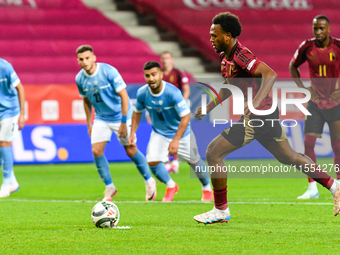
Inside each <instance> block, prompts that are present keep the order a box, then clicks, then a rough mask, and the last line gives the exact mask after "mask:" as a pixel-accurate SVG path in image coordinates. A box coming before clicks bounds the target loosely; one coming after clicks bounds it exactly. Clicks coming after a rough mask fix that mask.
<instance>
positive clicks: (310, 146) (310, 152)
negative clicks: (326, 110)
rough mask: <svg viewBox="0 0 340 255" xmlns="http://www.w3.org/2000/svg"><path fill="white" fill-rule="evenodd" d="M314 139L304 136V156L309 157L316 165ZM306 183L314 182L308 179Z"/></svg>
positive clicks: (313, 137)
mask: <svg viewBox="0 0 340 255" xmlns="http://www.w3.org/2000/svg"><path fill="white" fill-rule="evenodd" d="M315 142H316V137H315V136H312V135H305V142H304V143H305V155H306V156H308V157H310V159H311V160H313V161H314V162H315V163H316V156H315V152H314V147H315ZM308 182H314V180H313V179H312V178H310V177H308Z"/></svg>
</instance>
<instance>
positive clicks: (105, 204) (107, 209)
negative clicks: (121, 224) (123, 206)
mask: <svg viewBox="0 0 340 255" xmlns="http://www.w3.org/2000/svg"><path fill="white" fill-rule="evenodd" d="M91 219H92V222H93V223H94V225H96V227H97V228H113V227H115V226H117V224H118V221H119V210H118V207H117V206H116V205H115V204H114V203H112V202H109V201H101V202H99V203H97V204H96V205H95V206H94V207H93V208H92V212H91Z"/></svg>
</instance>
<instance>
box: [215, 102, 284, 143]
mask: <svg viewBox="0 0 340 255" xmlns="http://www.w3.org/2000/svg"><path fill="white" fill-rule="evenodd" d="M272 120H275V121H272ZM221 135H222V136H223V137H224V138H225V139H226V140H228V141H229V142H230V143H231V144H233V145H235V146H237V147H242V146H244V145H246V144H248V143H250V142H251V141H253V140H254V139H256V140H257V141H259V142H260V143H261V144H262V145H263V146H264V147H265V148H267V146H268V145H269V144H270V143H271V142H272V141H273V140H275V141H277V142H280V141H285V140H287V136H286V134H285V132H284V131H283V130H282V127H281V125H280V122H279V109H278V108H276V110H275V112H273V113H272V114H269V115H264V116H256V115H250V116H249V115H243V116H242V117H241V119H240V120H239V121H238V122H237V123H233V125H232V126H230V127H229V128H227V129H225V130H224V131H223V132H222V133H221Z"/></svg>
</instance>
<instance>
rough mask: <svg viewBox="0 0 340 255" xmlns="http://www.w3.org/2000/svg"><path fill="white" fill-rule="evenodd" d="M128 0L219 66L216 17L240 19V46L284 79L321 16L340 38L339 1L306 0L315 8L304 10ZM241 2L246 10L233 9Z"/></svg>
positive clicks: (298, 4) (247, 4)
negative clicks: (225, 14) (214, 45)
mask: <svg viewBox="0 0 340 255" xmlns="http://www.w3.org/2000/svg"><path fill="white" fill-rule="evenodd" d="M128 1H130V2H131V3H132V4H134V5H135V6H136V7H137V9H139V10H140V11H142V12H144V13H149V14H151V15H153V16H155V18H156V19H157V21H158V23H159V24H160V25H162V26H164V27H165V28H167V29H169V30H172V31H173V32H175V33H176V34H177V35H179V36H180V37H181V39H182V40H184V41H186V42H187V43H188V44H189V45H192V46H194V47H195V48H197V49H198V50H199V51H200V52H201V53H202V54H203V55H205V56H206V57H207V58H209V59H211V60H214V61H216V62H219V57H218V54H216V53H215V51H214V49H213V48H212V46H211V43H210V42H209V38H210V35H209V29H210V26H211V23H212V18H213V17H214V16H215V15H216V14H218V13H220V12H226V11H229V12H232V13H233V14H236V15H238V16H239V18H240V21H241V24H242V34H241V36H240V37H239V40H240V42H241V43H242V44H244V45H245V46H246V47H248V48H249V49H250V50H251V51H252V52H254V54H255V55H256V56H257V57H258V58H259V59H261V60H262V61H264V62H266V63H267V64H268V65H269V66H271V67H272V68H273V69H274V70H275V71H276V72H277V74H278V75H279V78H289V77H290V74H289V70H288V65H289V62H290V60H291V58H292V56H293V54H294V52H295V50H296V49H297V48H298V46H299V45H300V43H301V42H302V41H303V40H306V39H308V38H312V37H313V34H312V19H313V18H314V17H315V16H316V15H319V14H324V15H326V16H328V18H329V19H330V22H331V29H332V31H331V36H332V35H333V36H335V37H337V36H339V34H340V24H339V23H337V22H336V21H337V20H338V15H339V14H338V13H339V2H338V0H329V1H313V2H312V1H305V2H306V3H309V5H308V6H305V7H306V9H303V7H301V2H303V1H298V0H296V1H294V0H292V1H276V0H275V1H271V0H268V1H198V0H172V1H154V0H143V1H139V0H128ZM237 3H239V4H240V5H239V6H237V7H236V6H232V4H237ZM279 3H281V4H282V3H286V4H287V3H289V4H290V6H286V7H284V6H283V7H282V6H281V7H277V5H278V4H279ZM252 4H253V5H254V6H252ZM261 4H262V5H261ZM269 4H272V6H270V5H269ZM228 5H229V6H228ZM263 5H266V7H264V6H263ZM273 6H274V7H273ZM275 6H276V7H275ZM300 7H301V8H302V9H301V8H300ZM299 8H300V10H299ZM302 74H303V75H306V74H307V72H305V71H303V72H302ZM307 76H308V75H307Z"/></svg>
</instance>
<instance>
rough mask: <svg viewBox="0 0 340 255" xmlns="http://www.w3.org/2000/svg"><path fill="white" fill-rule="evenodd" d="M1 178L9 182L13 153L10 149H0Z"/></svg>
mask: <svg viewBox="0 0 340 255" xmlns="http://www.w3.org/2000/svg"><path fill="white" fill-rule="evenodd" d="M0 154H1V163H2V167H1V168H2V177H3V179H4V182H5V179H7V180H9V179H10V178H11V175H12V171H13V152H12V147H0Z"/></svg>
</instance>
